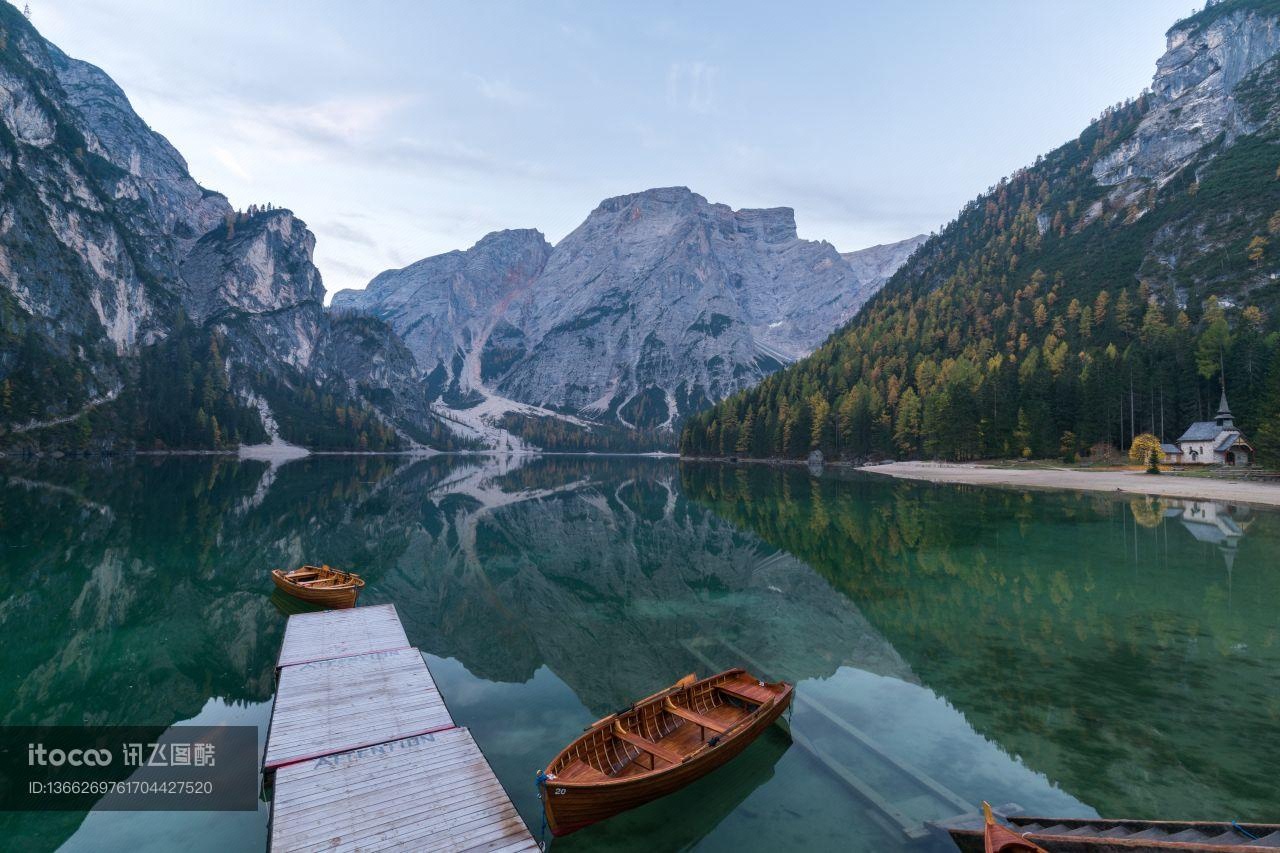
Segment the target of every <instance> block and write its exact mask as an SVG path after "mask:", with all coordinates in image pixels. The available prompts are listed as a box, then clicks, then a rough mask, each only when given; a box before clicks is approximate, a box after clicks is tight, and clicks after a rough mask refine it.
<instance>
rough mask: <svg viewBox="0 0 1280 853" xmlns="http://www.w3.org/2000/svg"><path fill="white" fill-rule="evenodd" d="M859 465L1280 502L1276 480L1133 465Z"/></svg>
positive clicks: (898, 473) (945, 479) (1025, 484)
mask: <svg viewBox="0 0 1280 853" xmlns="http://www.w3.org/2000/svg"><path fill="white" fill-rule="evenodd" d="M861 470H863V471H866V472H867V473H870V474H886V475H888V476H890V477H902V478H904V479H907V480H930V481H932V482H935V483H971V484H973V485H976V486H1016V487H1018V488H1030V489H1083V490H1086V491H1094V492H1127V493H1130V494H1135V495H1161V496H1163V497H1170V498H1193V499H1200V500H1211V501H1225V502H1228V503H1248V504H1260V505H1264V506H1280V485H1276V484H1273V483H1251V482H1238V481H1233V480H1215V479H1211V478H1207V477H1178V476H1175V475H1172V474H1164V475H1161V476H1158V477H1155V476H1152V475H1150V474H1143V473H1140V472H1137V471H1085V470H1078V469H1070V468H1036V469H1020V468H992V467H988V466H985V465H958V464H948V463H945V462H893V463H890V464H888V465H868V466H867V467H865V468H862V469H861Z"/></svg>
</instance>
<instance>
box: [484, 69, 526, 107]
mask: <svg viewBox="0 0 1280 853" xmlns="http://www.w3.org/2000/svg"><path fill="white" fill-rule="evenodd" d="M468 76H470V77H471V79H472V81H473V82H474V83H475V85H476V91H477V92H479V93H480V97H482V98H484V99H485V100H488V101H494V102H496V103H499V104H505V105H507V106H509V107H527V106H532V105H533V103H534V100H535V99H534V96H533V94H532V93H530V92H526V91H525V90H523V89H521V88H519V87H517V86H515V85H513V84H512V83H511V81H510V80H507V79H505V78H489V77H482V76H481V75H479V74H471V75H468Z"/></svg>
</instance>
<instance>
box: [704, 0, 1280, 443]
mask: <svg viewBox="0 0 1280 853" xmlns="http://www.w3.org/2000/svg"><path fill="white" fill-rule="evenodd" d="M1278 53H1280V3H1278V2H1276V0H1224V1H1223V2H1218V3H1212V4H1210V5H1209V6H1207V7H1206V8H1205V9H1204V10H1202V11H1201V12H1198V13H1196V14H1194V15H1192V16H1191V17H1189V18H1187V19H1185V20H1183V21H1180V22H1178V23H1177V24H1175V25H1174V26H1173V27H1172V28H1171V29H1170V30H1169V31H1168V50H1167V51H1166V53H1165V54H1164V55H1163V56H1162V57H1161V58H1160V60H1159V62H1158V63H1157V67H1156V73H1155V77H1154V79H1153V82H1152V86H1151V89H1150V91H1148V92H1145V93H1143V94H1141V95H1140V96H1139V97H1137V98H1136V99H1134V100H1132V101H1130V102H1127V103H1125V104H1121V105H1119V106H1117V107H1114V108H1111V109H1108V110H1107V111H1106V112H1105V113H1104V114H1103V115H1102V117H1101V118H1099V119H1098V120H1097V121H1095V122H1093V123H1092V124H1091V125H1090V126H1089V127H1088V128H1086V129H1085V130H1084V131H1083V132H1082V133H1081V134H1080V136H1079V137H1078V138H1077V139H1075V140H1072V141H1070V142H1068V143H1066V144H1065V145H1063V146H1061V147H1060V148H1058V149H1056V150H1055V151H1052V152H1050V153H1049V154H1047V155H1045V156H1044V157H1042V158H1039V159H1038V160H1037V161H1036V163H1035V164H1034V165H1032V166H1029V167H1027V168H1025V169H1021V170H1019V171H1017V172H1015V173H1014V174H1013V175H1011V176H1010V177H1008V178H1006V179H1003V180H1001V181H1000V182H999V183H998V184H997V185H996V186H994V187H993V188H991V189H990V190H989V191H988V192H986V193H984V194H982V195H980V196H979V197H978V198H976V199H975V200H974V201H972V202H970V203H969V204H967V205H966V206H965V207H964V209H963V210H961V211H960V213H959V215H958V216H957V218H956V219H955V220H953V221H952V222H951V223H949V224H948V225H947V226H946V227H945V228H944V229H943V230H942V231H941V232H939V233H938V234H937V235H935V236H934V237H932V238H931V239H929V240H928V241H927V242H926V243H925V244H924V245H923V246H922V247H921V248H920V249H919V251H917V252H916V253H915V254H914V255H913V256H912V257H911V259H910V260H909V261H908V262H907V263H906V264H904V265H903V266H902V268H901V269H899V270H898V271H897V273H896V274H895V275H894V276H893V278H892V279H891V280H890V281H889V283H888V284H886V286H885V287H884V288H883V289H882V290H881V291H880V292H879V293H878V294H877V295H876V296H875V297H873V298H872V299H871V300H870V302H869V303H868V304H867V305H866V306H865V307H864V309H863V310H862V311H861V312H860V313H859V314H858V315H857V316H856V317H855V318H854V320H853V321H852V322H850V323H849V324H848V325H847V326H846V327H845V328H843V329H841V330H840V331H839V332H837V333H836V334H835V335H833V336H832V338H831V339H830V341H828V342H827V343H826V344H825V345H824V346H822V347H821V348H819V349H818V350H817V352H815V353H814V354H813V355H812V356H810V357H809V358H807V359H805V360H804V361H801V362H799V363H798V364H796V365H793V366H792V367H790V368H788V369H787V370H786V371H783V372H780V373H778V374H775V375H773V376H771V377H769V378H767V379H765V380H764V381H763V382H762V383H761V384H760V385H758V386H757V387H755V388H753V389H751V390H750V391H748V392H746V393H744V394H741V395H737V396H735V397H733V398H730V399H729V400H727V401H726V402H725V403H723V404H722V405H720V406H718V407H716V408H714V409H713V410H711V411H709V412H706V413H703V414H701V415H699V416H696V417H694V418H693V419H691V420H690V421H688V422H687V424H686V428H685V430H684V433H683V436H682V448H683V451H684V452H685V453H688V454H693V455H704V454H710V455H721V454H724V455H732V454H738V455H753V456H793V457H794V456H804V455H806V454H808V453H810V452H811V451H812V450H815V449H818V450H822V451H823V453H824V454H825V455H828V456H829V455H840V456H845V457H850V458H866V457H877V456H930V457H941V458H950V459H969V458H975V457H984V456H1033V457H1047V456H1064V457H1067V458H1072V457H1074V456H1075V454H1076V453H1078V452H1080V451H1083V450H1086V449H1088V448H1089V447H1091V446H1092V445H1094V444H1097V443H1103V444H1110V445H1113V446H1117V447H1127V446H1128V444H1129V442H1130V441H1131V440H1132V438H1133V436H1134V435H1136V434H1137V433H1140V432H1144V431H1151V432H1155V433H1157V434H1163V435H1164V437H1165V438H1166V439H1168V438H1171V437H1173V436H1176V435H1177V434H1178V433H1179V432H1180V430H1181V429H1182V427H1183V426H1185V425H1186V424H1187V423H1190V422H1192V421H1196V420H1203V419H1204V416H1205V414H1206V412H1209V411H1212V409H1211V407H1212V406H1213V405H1214V402H1215V401H1216V400H1217V399H1218V396H1219V393H1220V391H1221V387H1222V384H1223V383H1224V382H1225V383H1226V385H1227V390H1228V392H1229V393H1230V397H1231V401H1232V404H1233V407H1234V408H1235V410H1236V412H1237V414H1238V416H1239V421H1240V422H1241V423H1242V424H1243V425H1244V427H1245V431H1246V433H1254V434H1256V435H1257V436H1259V437H1261V439H1262V441H1263V442H1264V443H1265V444H1269V445H1270V447H1271V448H1272V450H1271V455H1272V458H1273V459H1277V460H1278V461H1280V426H1276V424H1277V423H1280V356H1277V352H1278V351H1280V345H1278V344H1280V287H1277V285H1276V281H1277V279H1280V265H1277V257H1280V242H1277V241H1280V58H1277V54H1278ZM1223 368H1225V376H1224V370H1223Z"/></svg>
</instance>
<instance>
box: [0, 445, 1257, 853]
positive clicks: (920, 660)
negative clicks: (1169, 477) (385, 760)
mask: <svg viewBox="0 0 1280 853" xmlns="http://www.w3.org/2000/svg"><path fill="white" fill-rule="evenodd" d="M0 545H2V546H3V549H2V550H0V559H3V569H4V570H3V573H2V574H0V629H2V630H3V632H4V636H5V638H6V639H5V646H4V648H5V655H4V657H3V659H2V660H0V713H2V714H3V719H2V722H3V723H5V724H8V725H17V724H33V723H45V724H64V725H66V724H79V723H98V724H152V723H160V724H165V725H171V724H175V723H179V722H184V721H197V722H235V723H245V724H253V725H257V726H258V727H259V729H260V731H261V732H262V734H263V736H264V737H265V732H266V725H267V721H268V719H269V716H270V703H271V698H272V689H273V681H272V665H273V663H274V660H275V656H276V653H277V651H278V648H279V643H280V639H281V635H282V631H283V627H284V620H285V616H284V615H283V614H282V613H281V612H280V610H279V609H278V607H277V604H276V602H275V601H274V600H273V598H272V596H271V595H270V592H271V585H270V582H269V580H268V578H267V573H268V571H269V570H270V569H271V568H273V567H276V566H288V565H293V564H297V563H301V562H303V561H304V560H324V561H327V562H330V563H333V564H337V565H342V566H351V567H353V568H356V569H357V570H359V571H362V572H363V573H364V574H365V576H366V577H367V579H368V581H369V586H368V588H367V591H366V593H365V594H364V596H363V597H362V599H361V601H362V603H367V604H373V603H379V602H383V601H394V602H395V603H396V605H397V607H398V609H399V611H400V614H401V616H402V619H403V621H404V623H405V626H406V630H407V631H408V633H409V637H410V640H411V641H412V642H413V643H414V644H415V645H417V646H418V647H419V648H421V649H422V650H423V652H424V653H425V654H426V657H427V662H428V664H429V665H430V667H431V670H432V673H433V674H434V676H435V678H436V680H437V682H438V683H439V685H440V687H441V690H442V692H443V694H444V696H445V698H446V700H447V702H448V704H449V707H450V710H451V711H452V713H453V716H454V718H455V719H456V720H457V721H458V722H459V723H460V724H462V725H465V726H468V727H470V728H471V730H472V732H473V733H474V735H475V737H476V739H477V740H478V742H479V743H480V745H481V747H482V748H483V749H484V751H485V753H486V755H487V756H488V757H489V759H490V761H491V762H492V764H493V766H494V769H495V771H496V772H497V774H498V776H499V778H500V779H501V780H502V782H503V784H504V786H505V787H506V788H507V790H508V792H509V793H510V794H511V796H512V799H513V800H514V802H515V803H516V806H517V808H519V810H520V811H521V813H522V814H523V815H524V817H525V819H526V821H527V822H528V823H529V824H530V826H531V828H532V829H533V831H534V832H535V834H536V833H537V832H538V830H539V827H540V812H539V810H538V801H537V799H536V795H535V791H534V785H533V775H534V772H535V771H536V769H537V768H538V767H540V766H542V765H543V764H545V763H546V761H547V760H548V759H549V758H550V756H552V755H553V754H554V753H555V752H556V751H557V750H558V749H559V748H560V747H561V746H563V745H564V744H565V743H566V742H568V741H569V740H570V739H572V738H573V737H574V736H575V735H576V734H577V733H578V732H579V731H580V730H581V728H582V726H584V725H585V724H586V723H589V722H591V721H592V720H594V719H596V718H598V717H600V716H602V715H604V714H606V713H608V712H610V711H612V710H614V709H616V708H618V707H621V706H623V705H625V704H627V703H628V702H629V701H630V700H631V699H634V698H635V697H637V696H641V695H645V694H647V693H650V692H652V691H653V690H655V689H657V688H659V687H661V686H664V685H666V684H668V683H670V682H672V681H673V680H674V679H676V678H678V677H680V676H681V675H683V674H685V673H687V672H691V671H697V672H700V673H705V672H708V671H710V670H711V669H712V668H723V667H727V666H731V665H739V664H741V665H745V666H747V667H748V668H750V669H753V670H755V671H757V672H758V673H759V674H761V675H763V676H767V677H771V678H786V679H788V680H791V681H794V682H795V683H796V684H797V685H798V697H799V698H798V700H797V704H796V708H795V710H794V713H793V715H792V717H791V720H790V723H789V726H778V727H775V729H773V730H771V731H770V732H769V733H768V735H767V736H765V737H763V738H761V739H760V740H758V741H757V742H756V743H755V744H753V745H752V746H751V748H750V749H749V750H747V752H746V753H744V754H743V756H741V757H740V758H739V759H737V760H735V761H734V762H732V763H731V764H730V765H728V766H727V767H725V768H724V769H722V770H720V771H718V772H717V773H715V774H713V775H712V776H711V777H708V778H707V779H704V780H702V781H701V782H699V783H697V784H696V785H694V786H691V787H690V788H688V789H686V790H684V791H682V792H680V793H678V794H676V795H673V796H672V797H669V798H667V799H665V800H662V801H660V802H658V803H654V804H652V805H650V806H646V807H644V808H641V809H638V810H635V811H633V812H631V813H628V814H626V815H623V816H621V817H619V818H616V819H614V820H612V821H609V822H606V823H604V824H600V825H598V826H595V827H592V828H590V829H587V830H584V831H583V832H581V833H578V834H576V835H574V836H570V837H568V838H564V839H559V840H557V841H556V842H555V845H554V847H555V849H557V850H630V849H635V850H641V849H644V850H670V849H695V848H696V849H699V850H751V849H766V848H778V847H781V848H783V849H797V848H804V849H810V850H855V851H856V850H865V851H894V850H907V849H911V850H945V849H948V848H947V845H946V843H945V842H942V841H939V840H936V839H931V838H927V837H926V838H922V839H915V836H918V835H921V834H923V833H924V832H925V829H924V827H925V825H926V824H927V822H928V821H930V820H936V819H940V818H944V817H947V816H950V815H952V814H955V813H957V812H959V811H962V810H966V809H969V808H972V807H973V805H974V804H975V803H976V802H977V801H979V800H981V799H984V798H985V799H988V800H991V801H992V802H994V803H1006V802H1011V801H1012V802H1016V803H1018V804H1020V805H1021V806H1023V807H1024V808H1026V809H1028V810H1032V811H1037V812H1042V813H1049V814H1053V815H1057V816H1088V815H1095V814H1105V815H1113V816H1126V817H1137V818H1142V817H1152V818H1154V817H1165V818H1174V817H1181V818H1193V817H1194V818H1213V819H1231V818H1238V819H1240V820H1255V821H1267V820H1271V821H1274V820H1277V819H1280V790H1278V788H1277V785H1276V783H1275V781H1274V780H1275V778H1276V775H1277V768H1276V764H1275V761H1274V760H1273V758H1272V756H1274V755H1275V754H1276V753H1277V747H1280V560H1278V555H1280V547H1278V546H1280V515H1277V514H1275V513H1272V512H1267V511H1261V510H1250V509H1248V508H1247V507H1242V506H1230V505H1225V504H1211V503H1205V502H1191V501H1168V500H1166V501H1155V500H1147V499H1142V498H1137V499H1128V498H1126V499H1117V498H1114V497H1111V496H1105V495H1102V496H1100V495H1081V494H1073V493H1049V492H1039V493H1032V494H1024V493H1020V492H1016V491H1005V490H991V489H987V490H983V489H975V488H965V487H956V486H932V485H928V484H917V483H903V482H896V481H891V480H888V479H882V478H877V477H873V476H870V475H856V474H850V475H844V476H832V475H827V476H824V477H822V478H817V479H816V478H813V477H811V476H810V475H809V474H808V473H807V472H806V471H804V470H802V469H794V468H787V469H775V468H769V467H764V466H717V465H701V464H693V465H690V464H681V463H677V462H675V461H671V460H652V459H632V458H605V457H593V458H587V457H563V456H562V457H542V458H537V459H531V458H521V459H506V460H494V459H486V458H480V457H435V458H431V459H426V460H416V461H415V460H409V459H405V458H399V457H329V458H311V459H306V460H301V461H296V462H291V463H289V464H286V465H283V466H279V467H276V468H271V467H269V466H268V465H266V464H265V463H259V462H236V461H234V460H230V459H223V458H208V457H205V458H144V459H139V460H132V461H131V460H117V461H113V462H111V463H108V464H99V463H92V464H89V463H86V464H80V463H67V462H57V463H54V462H46V463H38V464H17V463H14V462H9V463H5V464H4V466H3V467H0ZM266 826H267V807H266V805H265V804H264V805H263V806H262V807H261V808H260V809H259V811H258V812H257V813H252V812H251V813H164V814H162V813H118V812H117V813H110V812H101V813H100V812H90V813H88V814H84V813H45V814H30V813H26V814H13V813H10V814H0V833H3V834H4V836H3V837H5V838H6V843H5V846H10V845H12V846H13V847H14V849H24V850H26V849H31V850H41V849H59V848H63V849H67V850H104V849H105V850H130V851H151V850H156V851H159V850H166V851H167V850H172V849H178V848H185V849H191V850H216V851H228V850H241V849H244V850H260V849H262V848H263V846H264V845H265V839H266Z"/></svg>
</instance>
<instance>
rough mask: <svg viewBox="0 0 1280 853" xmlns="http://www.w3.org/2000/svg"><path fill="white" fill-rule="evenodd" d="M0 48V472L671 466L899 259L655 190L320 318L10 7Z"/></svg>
mask: <svg viewBox="0 0 1280 853" xmlns="http://www.w3.org/2000/svg"><path fill="white" fill-rule="evenodd" d="M0 48H2V50H0V186H2V187H3V188H4V193H3V195H2V196H0V450H18V451H24V450H25V451H37V450H45V451H97V450H108V449H136V448H148V449H183V448H215V449H232V448H235V447H237V446H240V445H244V444H254V443H264V442H272V443H275V442H280V441H283V442H290V443H294V444H299V445H303V446H307V447H311V448H316V449H347V450H365V449H367V450H392V449H408V448H414V447H421V446H427V447H434V448H439V449H450V448H457V447H477V446H489V447H496V448H499V449H503V448H506V449H512V450H519V449H529V448H533V447H538V446H548V445H551V446H560V447H565V446H568V447H570V448H580V449H601V448H604V447H617V446H626V447H634V446H636V444H635V440H634V439H633V436H636V435H646V436H647V437H646V438H644V439H643V442H645V444H644V446H645V447H670V446H671V444H672V442H673V435H672V432H671V430H672V428H673V427H674V426H675V425H676V424H678V423H679V422H680V420H681V419H683V418H685V417H687V416H688V415H689V414H691V413H693V412H696V411H698V410H700V409H701V408H703V407H705V406H707V405H710V404H711V403H713V402H715V401H716V400H719V399H721V398H723V397H724V396H726V395H728V394H731V393H734V392H736V391H739V390H741V389H743V388H747V387H749V386H750V385H752V384H753V383H755V382H757V381H759V379H760V378H761V377H763V376H766V375H768V374H769V373H771V372H772V371H774V370H776V369H778V368H779V367H780V366H782V365H783V364H785V363H787V362H789V361H792V360H794V359H796V358H799V357H801V356H803V355H804V354H806V353H808V352H809V351H811V350H812V349H813V347H815V346H816V345H817V344H818V343H819V342H820V341H821V340H822V339H823V338H824V337H825V336H826V335H827V334H828V333H829V332H830V330H831V329H833V328H835V327H836V326H837V325H838V324H839V323H841V322H843V321H845V320H847V319H848V318H849V317H850V316H852V314H853V313H854V312H855V311H856V310H857V309H858V308H859V307H860V306H861V305H862V304H863V303H864V302H865V301H866V299H867V298H868V297H869V296H870V295H871V294H872V293H873V292H874V291H875V290H876V289H877V288H878V287H879V286H880V285H881V284H882V283H883V281H884V279H885V278H886V277H887V275H888V274H889V272H891V269H890V268H891V267H892V266H894V265H895V264H896V263H900V262H901V260H902V259H904V258H905V257H906V255H908V254H909V253H910V251H911V250H912V249H913V248H914V247H915V246H916V245H917V243H918V242H919V240H920V239H922V238H914V239H913V240H912V241H904V242H903V243H901V244H894V245H890V246H885V247H876V248H874V249H872V250H868V251H867V252H866V253H851V254H850V255H848V256H842V255H841V254H840V253H839V252H837V251H836V250H835V249H834V248H833V247H832V246H831V245H830V244H828V243H825V242H816V241H810V240H802V239H800V238H799V237H798V235H797V233H796V226H795V219H794V215H793V213H792V211H791V210H790V209H788V208H775V209H768V210H738V211H735V210H732V209H731V208H729V207H727V206H725V205H718V204H711V203H709V202H708V201H707V200H706V199H705V198H703V197H702V196H699V195H697V194H695V193H692V192H690V191H689V190H688V189H685V188H683V187H673V188H665V189H655V190H649V191H646V192H642V193H635V194H632V195H627V196H620V197H618V198H614V199H609V200H606V201H605V202H603V203H602V204H601V205H600V206H599V207H598V208H597V209H596V210H595V211H593V212H592V214H591V215H590V216H589V217H588V218H587V219H586V221H585V222H583V224H582V225H581V226H580V227H579V228H578V229H576V230H575V231H574V232H573V233H571V234H570V235H568V236H567V237H566V238H565V239H564V240H562V241H561V242H560V244H559V245H557V246H555V247H552V246H550V245H549V244H548V243H547V241H546V240H545V238H544V237H543V236H542V235H541V234H540V233H538V232H537V231H533V230H520V231H504V232H498V233H495V234H491V235H489V236H488V237H486V238H484V239H483V240H481V241H480V242H479V243H477V244H476V246H474V247H472V248H471V249H469V250H467V251H465V252H450V253H447V254H445V255H441V256H438V257H435V258H428V259H425V260H423V261H420V262H418V263H416V264H413V265H410V266H409V267H406V268H405V269H402V270H391V271H388V272H386V273H383V274H382V275H380V276H378V277H377V278H376V279H374V281H373V282H371V284H370V287H369V288H368V290H366V291H362V292H358V293H353V292H344V293H340V294H338V295H337V296H336V298H335V300H334V303H333V308H332V310H330V309H326V308H325V306H324V295H325V291H324V286H323V282H322V281H321V276H320V272H319V270H318V269H317V268H316V266H315V264H314V262H313V251H314V247H315V237H314V235H313V234H312V233H311V232H310V230H308V228H307V227H306V225H305V223H304V222H302V220H300V219H299V218H297V217H296V216H295V215H294V214H293V213H292V212H291V211H289V210H287V209H285V208H278V207H275V206H274V205H270V204H267V205H252V206H250V207H249V208H248V209H247V210H243V211H237V210H235V209H233V208H232V206H231V205H230V203H229V202H228V201H227V199H226V198H225V197H224V196H222V195H221V194H219V193H217V192H214V191H211V190H208V189H206V188H204V187H201V186H200V185H199V184H198V183H197V182H196V181H195V180H194V179H193V178H192V176H191V174H190V172H189V170H188V168H187V164H186V162H185V161H184V160H183V158H182V156H181V154H179V152H178V151H177V150H175V149H174V147H173V146H172V145H170V144H169V143H168V141H167V140H165V139H164V137H162V136H160V135H159V134H157V133H155V132H154V131H152V130H151V129H150V128H149V127H148V126H147V125H146V123H145V122H144V121H143V120H142V119H141V118H140V117H139V116H138V115H137V114H136V113H135V112H134V111H133V109H132V107H131V105H130V104H129V101H128V98H127V97H126V96H125V94H124V92H123V91H121V90H120V88H119V87H118V86H117V85H116V84H115V83H114V82H113V81H112V80H111V79H110V77H108V76H107V75H106V74H105V73H104V72H103V71H102V70H101V69H98V68H96V67H94V66H92V65H90V64H88V63H85V62H82V61H79V60H76V59H72V58H70V57H68V56H66V55H65V54H64V53H62V52H61V51H60V50H59V49H58V48H57V47H56V46H54V45H52V44H50V43H49V42H48V41H46V40H45V39H44V38H42V37H41V36H40V34H39V33H38V32H37V31H36V30H35V29H34V28H33V27H32V26H31V24H30V22H29V21H28V20H26V19H25V18H24V16H23V15H22V14H20V13H19V12H18V11H17V10H16V9H14V8H13V7H12V6H11V5H10V4H7V3H0ZM566 431H568V432H571V433H572V435H571V436H570V437H569V438H568V439H566V437H565V435H563V433H565V432H566ZM566 441H567V442H569V443H568V445H566V444H565V442H566Z"/></svg>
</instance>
